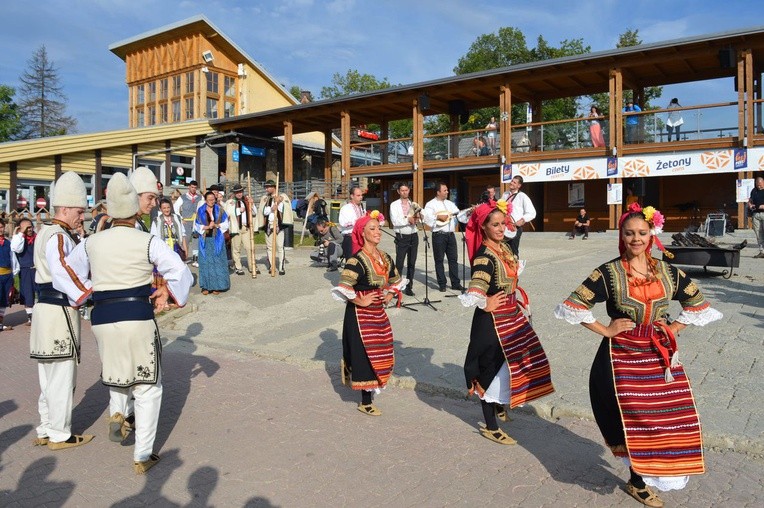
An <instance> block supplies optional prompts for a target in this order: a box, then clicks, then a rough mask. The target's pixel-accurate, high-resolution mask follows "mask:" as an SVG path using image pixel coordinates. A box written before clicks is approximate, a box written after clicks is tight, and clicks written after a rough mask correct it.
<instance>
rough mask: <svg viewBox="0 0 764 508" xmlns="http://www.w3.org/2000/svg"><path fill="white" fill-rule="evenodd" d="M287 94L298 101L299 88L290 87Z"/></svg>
mask: <svg viewBox="0 0 764 508" xmlns="http://www.w3.org/2000/svg"><path fill="white" fill-rule="evenodd" d="M289 94H290V95H291V96H292V97H294V98H295V99H297V100H298V101H299V100H300V95H301V90H300V87H299V86H297V85H292V86H290V87H289Z"/></svg>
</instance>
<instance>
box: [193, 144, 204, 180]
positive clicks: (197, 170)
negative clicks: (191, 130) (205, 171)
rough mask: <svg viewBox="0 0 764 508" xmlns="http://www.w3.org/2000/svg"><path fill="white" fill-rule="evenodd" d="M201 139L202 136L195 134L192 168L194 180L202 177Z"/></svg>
mask: <svg viewBox="0 0 764 508" xmlns="http://www.w3.org/2000/svg"><path fill="white" fill-rule="evenodd" d="M202 141H204V136H196V157H195V158H194V162H195V163H194V166H196V167H195V168H194V180H196V181H197V182H199V181H200V180H201V179H202ZM200 185H201V182H200ZM200 188H201V187H200Z"/></svg>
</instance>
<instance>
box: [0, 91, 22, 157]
mask: <svg viewBox="0 0 764 508" xmlns="http://www.w3.org/2000/svg"><path fill="white" fill-rule="evenodd" d="M15 94H16V90H15V89H14V88H13V87H10V86H7V85H0V143H2V142H4V141H12V140H14V139H17V137H18V136H19V134H20V133H21V128H22V125H21V114H20V113H19V108H18V106H17V105H16V103H15V102H13V96H14V95H15Z"/></svg>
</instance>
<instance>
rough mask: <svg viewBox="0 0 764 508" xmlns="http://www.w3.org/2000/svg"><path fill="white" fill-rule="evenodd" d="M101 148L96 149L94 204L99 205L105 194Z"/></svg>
mask: <svg viewBox="0 0 764 508" xmlns="http://www.w3.org/2000/svg"><path fill="white" fill-rule="evenodd" d="M101 157H102V154H101V149H100V148H99V149H97V150H96V151H95V182H94V183H93V206H95V205H97V204H98V202H99V201H100V200H101V196H102V195H103V189H102V188H101V180H102V179H103V165H102V163H101Z"/></svg>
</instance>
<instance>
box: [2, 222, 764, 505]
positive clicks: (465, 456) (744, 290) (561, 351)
mask: <svg viewBox="0 0 764 508" xmlns="http://www.w3.org/2000/svg"><path fill="white" fill-rule="evenodd" d="M743 237H745V236H744V235H741V236H740V238H743ZM727 240H729V239H727ZM738 240H739V239H738V238H736V239H735V241H738ZM386 242H389V240H388V239H386ZM614 242H615V237H614V235H612V234H597V235H592V237H591V239H590V240H588V241H587V242H582V241H581V240H576V241H568V240H564V239H563V238H561V237H560V236H559V235H551V234H536V235H526V237H524V238H523V243H522V253H523V257H527V258H528V259H529V260H530V263H529V266H528V269H527V271H526V273H525V274H524V276H523V277H522V279H523V285H524V286H525V287H526V289H527V290H528V292H529V293H530V295H531V298H532V299H533V307H534V325H535V327H536V329H537V330H538V332H539V335H540V337H541V339H542V342H543V344H544V346H545V348H546V349H547V352H548V354H549V357H550V361H551V362H552V368H553V379H554V381H555V384H556V388H557V394H555V395H554V396H552V397H549V398H547V399H545V400H543V401H542V402H540V403H538V404H533V405H531V406H530V407H528V408H525V409H523V410H521V411H514V412H513V413H512V417H513V418H514V421H513V422H510V423H506V424H502V426H503V428H504V429H505V430H506V431H507V432H508V433H509V434H510V435H512V436H513V437H515V438H516V439H518V441H519V445H518V446H514V447H504V446H500V445H496V444H494V443H491V442H489V441H488V440H486V439H483V438H481V437H480V436H479V435H478V434H477V431H476V428H477V425H478V423H479V421H480V418H481V417H480V410H479V405H478V403H477V401H476V400H474V399H473V400H469V401H468V400H465V399H464V390H463V380H462V374H461V362H462V360H463V355H464V351H465V349H466V342H467V337H468V329H469V322H470V317H471V312H470V311H469V310H465V309H462V308H461V306H460V305H459V303H458V300H457V299H455V298H444V299H443V301H442V302H440V303H437V304H436V307H437V309H438V310H437V311H433V310H430V309H429V308H425V307H419V312H411V311H407V310H400V311H398V314H397V315H396V316H393V318H392V321H393V327H394V331H395V336H396V354H397V364H396V379H395V382H394V383H392V385H391V386H390V387H389V388H388V389H387V390H386V391H385V393H383V394H382V395H381V396H379V398H378V405H379V406H380V408H381V409H382V410H383V412H384V414H383V416H382V417H380V418H372V417H368V416H364V415H362V414H361V413H359V412H358V411H356V410H355V405H356V394H353V393H351V392H350V390H348V389H346V388H345V387H342V386H340V384H339V380H338V368H337V365H338V363H339V357H340V351H341V349H340V337H339V335H340V330H341V328H340V326H341V317H342V306H341V305H340V304H337V303H334V302H331V301H330V300H328V299H327V298H326V296H327V294H328V288H329V287H331V285H332V284H333V283H334V282H336V279H337V274H327V273H325V272H324V271H323V270H322V269H320V268H315V267H314V268H308V265H309V259H308V257H307V254H308V252H307V251H306V250H303V249H297V250H295V251H292V252H291V253H290V254H289V258H290V263H289V265H288V266H287V275H286V276H284V277H277V278H270V277H267V276H260V277H258V279H256V280H252V279H250V278H249V277H236V276H234V279H233V280H234V287H233V289H232V291H231V292H229V293H227V294H225V295H221V296H218V297H211V296H208V297H202V296H201V295H197V296H194V300H193V302H192V305H191V306H189V307H188V310H184V311H185V312H187V313H186V314H185V315H183V312H184V311H180V312H178V313H176V314H174V315H170V316H167V317H164V318H162V320H161V321H162V323H163V327H164V328H165V329H166V331H167V333H166V335H167V338H168V344H167V346H166V348H165V356H164V359H165V394H164V405H163V410H162V415H161V422H160V430H159V435H158V439H157V450H158V451H160V453H161V454H162V457H163V460H162V462H161V463H160V464H159V465H158V466H156V467H155V468H154V469H153V470H152V471H151V472H150V474H149V475H147V476H146V477H137V476H135V475H134V474H133V473H132V470H131V458H132V450H131V448H130V446H129V442H128V446H120V445H118V444H115V443H111V442H110V441H108V439H107V438H106V416H107V415H106V408H107V400H108V393H107V391H106V389H105V388H104V387H103V386H101V385H100V382H99V381H98V374H99V365H98V358H97V354H96V352H95V341H94V340H93V338H92V334H91V333H90V331H89V328H88V327H85V338H84V347H83V350H84V354H83V362H82V365H81V368H80V372H79V387H78V389H77V393H76V399H75V404H76V407H75V410H74V428H75V430H76V431H80V432H87V431H89V432H91V433H94V434H96V436H97V437H96V439H95V440H94V441H93V442H92V443H91V444H89V445H87V446H84V447H81V448H77V449H73V450H65V451H61V452H51V451H49V450H47V449H45V448H33V447H31V446H30V445H29V442H30V440H31V438H32V437H33V436H34V429H33V427H34V425H36V420H37V416H36V397H37V393H38V392H37V380H36V368H35V364H34V362H33V361H32V360H29V359H28V352H27V349H28V330H29V329H28V328H26V327H24V326H20V327H17V328H16V330H14V331H12V332H2V333H0V341H2V343H3V346H4V347H3V354H4V359H3V360H2V361H0V373H2V377H0V379H2V382H0V506H6V505H7V506H41V505H45V506H60V505H67V506H85V505H87V506H112V505H118V506H136V505H144V504H153V505H156V506H181V505H182V506H213V505H215V506H263V507H265V506H299V505H308V504H310V505H318V506H328V505H341V506H358V505H368V506H381V505H385V506H413V505H424V506H442V505H471V506H474V505H476V504H478V503H480V504H486V503H492V504H495V503H504V504H507V505H509V506H526V505H530V506H577V505H589V506H629V505H632V506H638V505H637V504H636V502H634V501H630V500H629V498H627V497H626V496H625V494H624V493H623V492H622V491H621V489H622V486H623V483H624V477H625V474H626V468H625V467H624V466H623V465H621V464H620V463H619V462H618V461H617V460H614V459H613V458H612V457H611V456H610V454H609V452H606V450H605V449H604V447H603V446H602V444H601V438H600V436H599V433H598V432H597V430H596V427H595V426H594V424H593V423H592V422H591V421H589V420H587V419H586V418H587V417H588V416H590V413H589V409H588V395H587V393H586V376H587V375H588V366H589V363H590V362H591V359H592V357H593V354H594V350H595V348H596V345H597V342H598V339H597V337H595V336H593V335H592V334H591V333H589V332H587V331H586V330H583V329H581V328H580V327H576V326H570V325H567V324H565V323H563V322H561V321H557V320H554V318H553V317H551V309H552V308H553V307H554V304H556V303H557V302H558V301H560V300H562V299H563V298H564V297H565V296H566V295H567V293H568V292H569V291H570V290H572V289H573V288H575V286H576V285H577V284H578V283H579V282H580V280H582V279H583V278H585V277H586V276H587V275H588V273H589V271H590V270H591V268H593V267H594V266H596V265H597V264H598V263H600V262H602V261H605V260H607V259H608V258H610V257H612V255H613V253H614V252H615V243H614ZM749 242H750V239H749ZM384 247H385V248H386V249H388V250H389V249H390V247H391V245H385V246H384ZM753 254H755V251H754V250H753V249H750V248H748V249H746V250H745V251H744V257H743V260H742V263H741V264H742V266H741V269H740V275H735V276H733V278H732V279H731V280H729V281H725V280H723V279H721V278H719V277H700V278H699V279H698V282H699V283H700V285H701V287H702V288H703V289H704V291H705V292H706V293H707V295H708V296H709V297H710V298H711V299H712V301H713V302H714V304H715V305H716V306H717V307H719V308H720V309H721V310H722V311H723V312H724V313H725V319H724V321H723V322H722V323H720V324H716V325H712V326H711V327H709V328H708V329H707V330H703V329H695V330H688V331H687V332H685V333H683V334H682V338H681V339H680V344H681V347H682V348H683V349H682V351H683V353H682V354H683V359H684V361H685V364H686V365H687V368H688V371H689V373H690V375H691V376H692V379H693V381H694V388H695V395H696V397H697V399H698V406H699V408H700V413H701V418H702V421H703V423H704V430H705V434H706V444H707V453H706V460H707V465H708V473H707V474H706V475H705V476H703V477H702V478H700V479H694V480H693V481H692V482H691V484H690V486H689V487H688V489H685V490H683V491H681V492H674V493H668V494H665V495H664V496H663V497H664V499H665V500H666V501H668V502H669V504H670V505H684V506H720V505H728V506H761V505H762V504H764V489H763V488H762V484H761V478H762V477H764V461H762V459H761V458H760V457H757V456H756V455H757V454H760V453H761V450H762V441H763V438H762V435H763V434H762V429H764V423H762V418H761V416H762V415H761V413H762V410H761V408H760V406H761V405H760V401H759V397H758V395H760V393H761V384H760V383H761V382H760V378H761V374H762V367H761V360H760V359H759V357H760V351H761V346H762V333H761V328H762V327H764V322H762V316H763V313H764V301H763V299H764V297H763V296H762V291H761V287H762V285H763V283H764V271H763V270H762V269H761V267H762V266H764V261H762V260H758V259H752V258H751V256H752V255H753ZM422 264H423V263H420V265H422ZM700 273H701V274H702V271H701V272H700ZM415 290H416V291H417V296H418V297H420V296H422V295H423V287H422V284H421V282H420V283H419V284H418V286H416V287H415ZM436 295H437V296H438V298H440V297H441V296H443V295H442V294H441V293H438V292H435V293H434V294H433V293H431V294H430V297H431V298H434V297H435V296H436ZM191 310H194V312H188V311H191ZM14 311H15V309H14ZM599 315H604V309H600V314H599ZM22 317H23V316H22V314H21V313H20V312H14V313H12V314H10V316H9V320H10V321H11V322H12V323H13V322H14V320H15V321H19V320H21V318H22ZM412 387H414V388H416V389H415V390H411V389H410V388H412ZM741 452H744V453H741Z"/></svg>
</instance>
